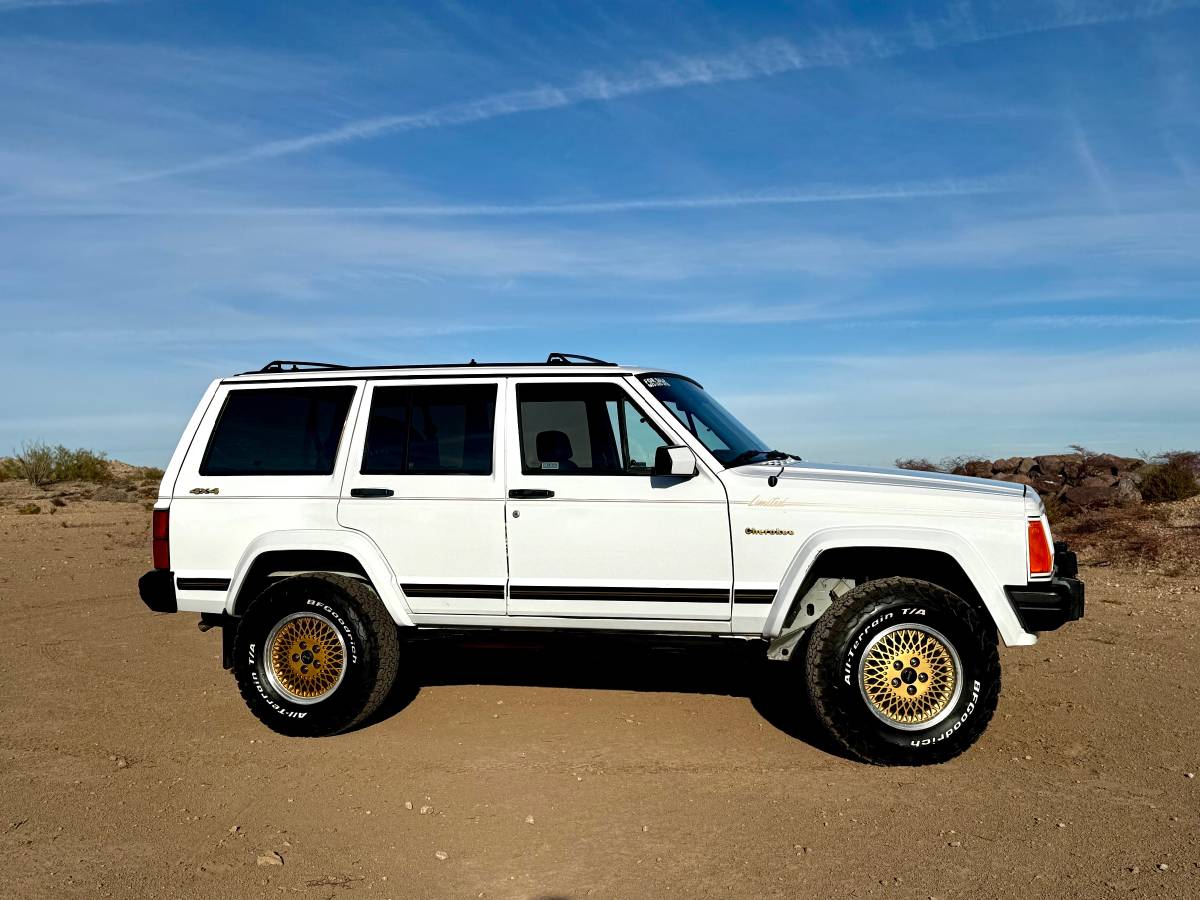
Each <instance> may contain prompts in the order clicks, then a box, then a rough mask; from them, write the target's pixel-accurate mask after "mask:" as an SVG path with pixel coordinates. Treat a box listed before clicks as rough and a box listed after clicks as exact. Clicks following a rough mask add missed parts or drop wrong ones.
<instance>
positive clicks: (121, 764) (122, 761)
mask: <svg viewBox="0 0 1200 900" xmlns="http://www.w3.org/2000/svg"><path fill="white" fill-rule="evenodd" d="M128 765H129V760H127V759H126V758H125V757H123V756H118V757H117V768H118V769H124V768H126V767H127V766H128Z"/></svg>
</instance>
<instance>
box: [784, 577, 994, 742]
mask: <svg viewBox="0 0 1200 900" xmlns="http://www.w3.org/2000/svg"><path fill="white" fill-rule="evenodd" d="M805 665H806V677H807V682H808V691H809V697H810V699H811V701H812V705H813V709H814V711H815V712H816V715H817V718H818V719H819V720H820V721H821V722H822V724H824V725H825V727H826V728H828V729H829V731H830V733H831V734H832V735H833V736H834V737H835V738H836V739H837V741H838V742H839V743H840V744H841V745H842V746H843V747H845V749H846V750H847V751H849V752H850V753H851V754H852V755H854V756H856V757H858V758H859V759H862V760H864V761H865V762H869V763H874V764H876V765H908V766H917V765H927V764H929V763H939V762H945V761H946V760H948V759H952V758H953V757H955V756H957V755H958V754H960V753H962V752H963V751H964V750H966V749H967V748H968V747H969V746H971V744H973V743H974V742H975V741H976V740H977V739H978V738H979V736H980V735H981V734H983V731H984V729H985V728H986V727H987V724H988V722H989V721H990V720H991V718H992V714H993V713H994V712H995V710H996V703H997V700H998V699H999V696H1000V657H999V654H998V653H997V652H996V632H995V628H994V627H993V625H992V623H991V622H990V621H989V620H987V619H986V618H985V617H984V615H983V614H982V613H981V612H980V611H979V610H978V609H976V608H975V607H974V606H972V605H971V604H969V603H967V602H966V601H965V600H963V599H962V598H961V597H958V596H956V595H955V594H952V593H950V592H949V591H947V590H945V589H944V588H940V587H938V586H937V585H933V584H929V583H928V582H924V581H918V580H916V579H911V578H885V579H881V580H879V581H868V582H866V583H865V584H862V585H859V586H858V587H856V588H855V589H854V590H852V591H849V592H847V593H845V594H843V595H842V596H841V597H840V598H838V599H837V600H835V601H834V603H833V605H832V606H831V607H830V608H829V610H828V611H827V612H826V613H825V615H823V616H822V617H821V618H820V619H818V620H817V623H816V625H815V626H814V627H813V632H812V639H811V641H810V642H809V645H808V652H807V654H806V657H805Z"/></svg>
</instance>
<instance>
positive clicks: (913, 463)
mask: <svg viewBox="0 0 1200 900" xmlns="http://www.w3.org/2000/svg"><path fill="white" fill-rule="evenodd" d="M896 468H897V469H909V470H910V471H913V472H936V471H938V467H937V466H936V465H935V464H933V463H931V462H930V461H929V460H927V459H925V458H923V457H919V458H914V459H898V460H896Z"/></svg>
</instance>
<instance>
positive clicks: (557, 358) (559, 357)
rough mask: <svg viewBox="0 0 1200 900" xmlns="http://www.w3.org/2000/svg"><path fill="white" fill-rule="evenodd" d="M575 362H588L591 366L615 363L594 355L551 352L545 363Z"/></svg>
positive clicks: (612, 364)
mask: <svg viewBox="0 0 1200 900" xmlns="http://www.w3.org/2000/svg"><path fill="white" fill-rule="evenodd" d="M575 362H582V363H590V364H591V365H593V366H615V365H616V363H612V362H609V361H608V360H606V359H596V357H594V356H584V355H583V354H581V353H551V354H550V355H549V356H547V357H546V365H554V364H556V363H558V364H561V363H566V364H568V365H570V364H572V363H575Z"/></svg>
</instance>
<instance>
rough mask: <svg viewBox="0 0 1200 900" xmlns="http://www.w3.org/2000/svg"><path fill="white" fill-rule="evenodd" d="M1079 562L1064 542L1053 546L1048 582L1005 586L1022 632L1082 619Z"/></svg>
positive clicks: (1044, 629) (1082, 602)
mask: <svg viewBox="0 0 1200 900" xmlns="http://www.w3.org/2000/svg"><path fill="white" fill-rule="evenodd" d="M1078 574H1079V562H1078V560H1077V559H1076V557H1075V554H1074V553H1072V552H1071V551H1070V550H1069V549H1068V548H1067V545H1066V544H1063V543H1056V544H1055V545H1054V575H1053V576H1052V577H1051V578H1050V580H1049V581H1038V582H1031V583H1029V584H1022V585H1013V586H1010V587H1006V588H1005V589H1004V592H1005V593H1006V594H1008V599H1009V602H1010V603H1012V605H1013V609H1015V610H1016V611H1017V617H1018V618H1019V619H1020V620H1021V625H1022V626H1023V627H1024V628H1025V630H1026V631H1030V632H1034V631H1054V629H1056V628H1061V627H1062V626H1063V625H1065V624H1066V623H1067V622H1074V621H1075V620H1076V619H1082V618H1083V608H1084V598H1083V582H1082V581H1080V580H1079V579H1078V578H1076V577H1075V576H1076V575H1078Z"/></svg>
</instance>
